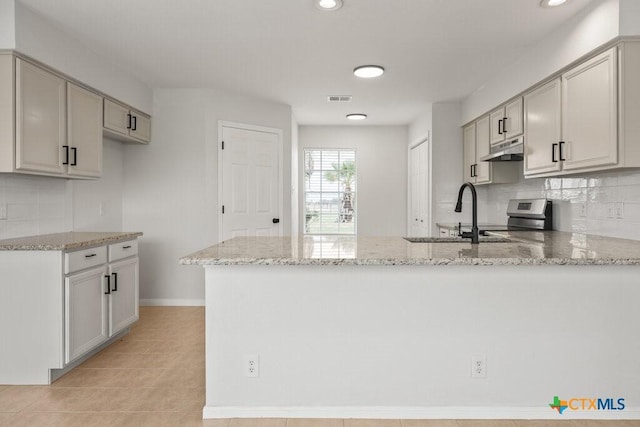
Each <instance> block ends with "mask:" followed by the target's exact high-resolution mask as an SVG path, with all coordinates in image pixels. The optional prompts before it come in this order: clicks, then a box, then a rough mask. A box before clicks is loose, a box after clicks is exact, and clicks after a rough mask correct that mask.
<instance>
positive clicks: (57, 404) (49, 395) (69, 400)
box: [24, 387, 98, 412]
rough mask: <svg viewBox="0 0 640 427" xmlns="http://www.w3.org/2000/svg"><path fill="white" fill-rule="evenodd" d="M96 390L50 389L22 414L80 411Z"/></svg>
mask: <svg viewBox="0 0 640 427" xmlns="http://www.w3.org/2000/svg"><path fill="white" fill-rule="evenodd" d="M97 393H98V389H89V388H66V387H60V388H55V387H51V388H50V389H48V390H47V392H46V394H45V395H44V396H43V397H42V398H40V399H38V400H37V401H35V402H34V403H33V404H31V405H29V406H28V407H26V408H25V409H24V412H73V411H82V410H84V408H85V404H86V402H87V400H89V399H93V396H94V395H96V394H97Z"/></svg>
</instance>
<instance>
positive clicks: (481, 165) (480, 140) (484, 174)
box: [474, 116, 492, 184]
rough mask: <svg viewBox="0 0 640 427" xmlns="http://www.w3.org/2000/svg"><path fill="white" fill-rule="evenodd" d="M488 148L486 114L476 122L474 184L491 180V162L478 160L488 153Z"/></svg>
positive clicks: (487, 118) (489, 148)
mask: <svg viewBox="0 0 640 427" xmlns="http://www.w3.org/2000/svg"><path fill="white" fill-rule="evenodd" d="M490 150H491V144H489V116H486V117H483V118H482V119H480V120H478V121H477V122H476V159H475V164H476V166H475V167H474V172H475V175H476V178H475V182H476V184H486V183H489V182H491V169H492V164H491V162H483V161H480V159H481V158H483V157H484V156H486V155H488V154H489V151H490Z"/></svg>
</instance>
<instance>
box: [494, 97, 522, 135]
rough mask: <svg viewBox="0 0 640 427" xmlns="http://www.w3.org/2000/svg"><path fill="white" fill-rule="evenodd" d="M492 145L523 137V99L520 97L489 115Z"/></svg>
mask: <svg viewBox="0 0 640 427" xmlns="http://www.w3.org/2000/svg"><path fill="white" fill-rule="evenodd" d="M489 120H490V133H491V138H490V142H491V145H494V144H499V143H501V142H503V141H505V140H509V139H511V138H514V137H516V136H519V135H522V132H523V127H522V97H519V98H517V99H515V100H513V101H511V102H509V103H507V104H505V105H503V106H502V107H500V108H498V109H497V110H494V111H493V112H492V113H491V114H490V115H489Z"/></svg>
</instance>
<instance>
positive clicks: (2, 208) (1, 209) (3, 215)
mask: <svg viewBox="0 0 640 427" xmlns="http://www.w3.org/2000/svg"><path fill="white" fill-rule="evenodd" d="M3 219H7V205H6V204H5V203H1V204H0V220H3Z"/></svg>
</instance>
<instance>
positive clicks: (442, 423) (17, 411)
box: [0, 307, 640, 427]
mask: <svg viewBox="0 0 640 427" xmlns="http://www.w3.org/2000/svg"><path fill="white" fill-rule="evenodd" d="M203 405H204V308H202V307H141V308H140V321H139V322H138V323H136V324H135V325H134V326H133V327H132V329H131V333H130V334H129V335H127V336H126V337H124V338H123V339H122V340H120V341H118V342H116V343H114V344H113V345H111V346H109V347H108V348H106V349H105V350H103V351H102V352H100V353H98V354H97V355H95V356H94V357H93V358H91V359H89V360H87V361H86V362H85V363H84V364H82V365H81V366H79V367H78V368H77V369H75V370H74V371H72V372H70V373H68V374H67V375H65V376H64V377H62V378H60V379H59V380H58V381H56V382H55V383H53V384H52V385H51V386H4V385H0V426H2V427H5V426H6V427H9V426H10V427H18V426H29V427H31V426H34V427H36V426H37V427H49V426H61V427H63V426H64V427H68V426H69V427H73V426H81V427H93V426H153V427H162V426H176V427H177V426H180V427H182V426H186V427H190V426H208V427H636V426H637V427H640V421H607V422H604V421H575V420H574V421H560V422H552V421H520V420H515V421H509V420H500V421H492V420H482V421H480V420H478V421H474V420H429V421H421V420H352V419H345V420H341V419H340V420H334V419H322V420H305V419H263V420H254V419H232V420H202V419H201V416H202V407H203Z"/></svg>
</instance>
